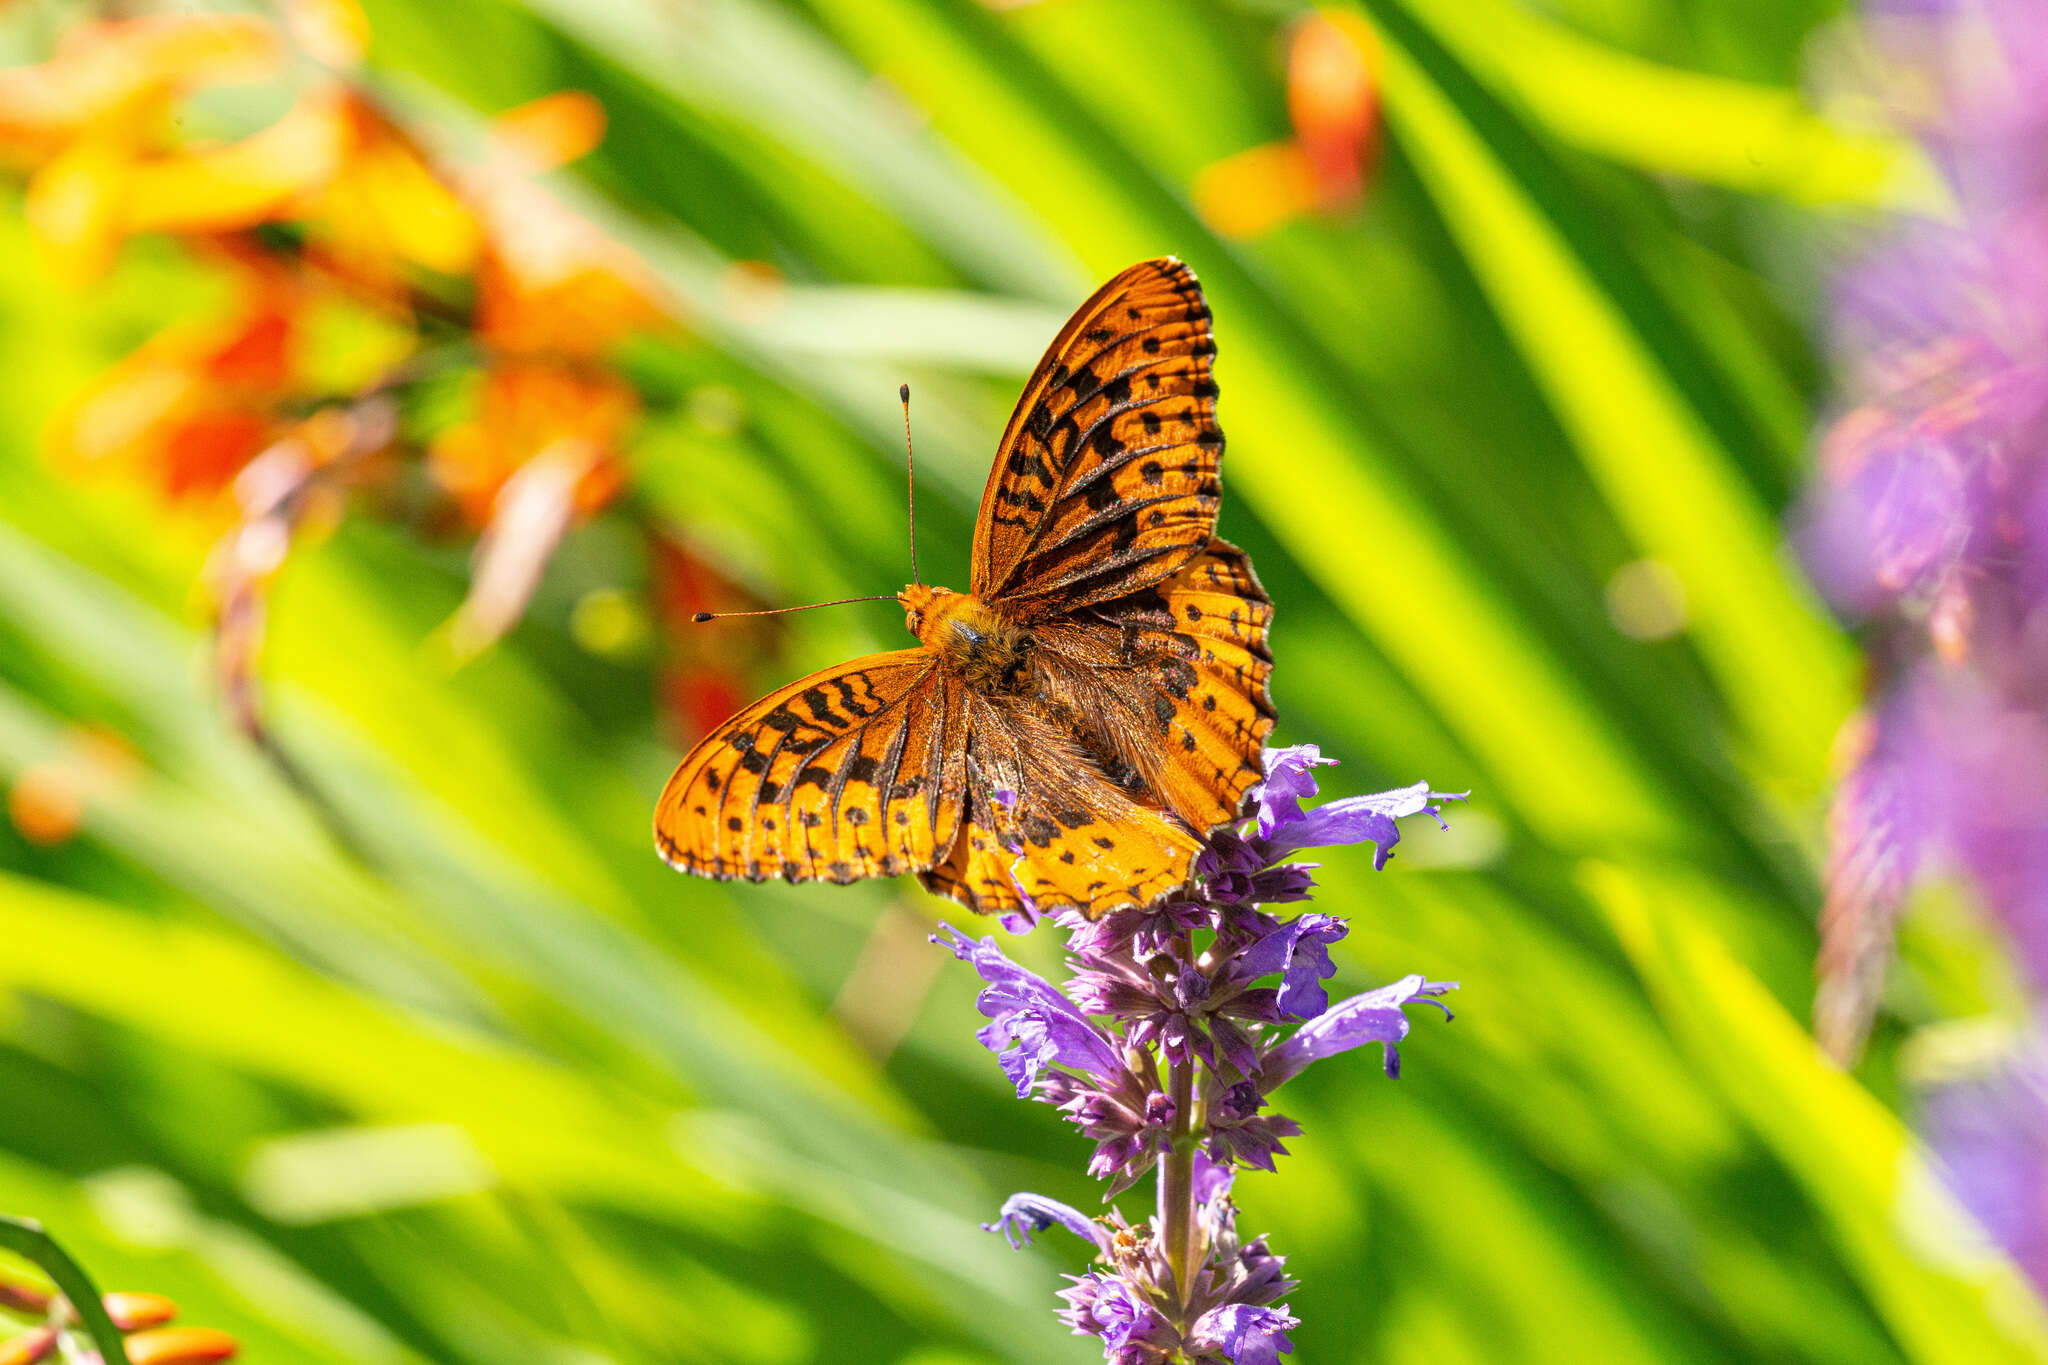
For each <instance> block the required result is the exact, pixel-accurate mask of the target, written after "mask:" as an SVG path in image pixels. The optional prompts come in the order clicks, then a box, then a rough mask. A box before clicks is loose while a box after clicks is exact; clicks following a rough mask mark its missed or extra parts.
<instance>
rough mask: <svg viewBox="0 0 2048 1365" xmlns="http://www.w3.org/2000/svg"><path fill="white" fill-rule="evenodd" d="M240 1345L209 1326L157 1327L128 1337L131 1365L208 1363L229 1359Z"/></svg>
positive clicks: (200, 1364)
mask: <svg viewBox="0 0 2048 1365" xmlns="http://www.w3.org/2000/svg"><path fill="white" fill-rule="evenodd" d="M240 1349H241V1344H240V1343H239V1342H237V1341H236V1340H235V1339H234V1338H233V1337H231V1336H229V1335H228V1334H227V1333H226V1332H216V1331H215V1330H214V1329H213V1328H211V1327H159V1328H157V1329H155V1330H154V1331H149V1332H137V1333H136V1334H135V1335H134V1336H132V1337H130V1338H128V1359H129V1362H130V1365H210V1362H212V1361H216V1360H231V1359H233V1358H234V1355H235V1352H237V1351H239V1350H240Z"/></svg>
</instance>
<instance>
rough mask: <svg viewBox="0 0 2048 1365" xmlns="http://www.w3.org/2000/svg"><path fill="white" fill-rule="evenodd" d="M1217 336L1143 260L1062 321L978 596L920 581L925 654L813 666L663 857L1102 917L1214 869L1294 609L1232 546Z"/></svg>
mask: <svg viewBox="0 0 2048 1365" xmlns="http://www.w3.org/2000/svg"><path fill="white" fill-rule="evenodd" d="M1215 353H1216V343H1215V340H1214V337H1213V334H1212V333H1211V330H1210V326H1209V309H1208V305H1207V304H1206V303H1204V302H1203V300H1202V289H1201V286H1200V285H1199V284H1198V283H1197V282H1196V280H1195V275H1194V272H1193V271H1191V270H1189V269H1188V268H1187V267H1186V266H1185V265H1182V264H1181V263H1180V262H1179V261H1176V260H1173V259H1171V258H1167V259H1162V260H1155V261H1144V262H1141V263H1140V264H1138V265H1134V266H1132V267H1130V268H1129V269H1128V270H1125V271H1124V272H1123V273H1122V274H1120V275H1118V276H1117V277H1116V278H1115V279H1113V280H1111V281H1110V282H1109V283H1108V284H1105V285H1104V286H1102V288H1100V289H1098V290H1097V291H1096V292H1095V296H1094V297H1093V298H1091V299H1089V300H1088V302H1087V303H1085V304H1083V305H1082V306H1081V309H1080V311H1079V312H1077V313H1075V314H1074V316H1073V317H1072V318H1071V319H1070V320H1069V321H1068V322H1067V325H1066V326H1065V327H1064V328H1062V329H1061V330H1060V334H1059V336H1058V337H1057V338H1056V339H1055V340H1054V341H1053V343H1052V346H1051V347H1050V348H1049V349H1048V350H1047V351H1046V353H1045V358H1044V359H1042V360H1041V361H1039V363H1038V369H1037V371H1036V372H1035V373H1033V375H1032V376H1031V382H1030V383H1029V384H1027V385H1025V387H1024V393H1023V396H1022V397H1021V398H1019V399H1018V400H1017V409H1016V411H1015V412H1013V413H1012V414H1011V415H1010V425H1009V427H1008V428H1007V429H1006V430H1005V431H1004V432H1003V440H1002V444H1001V445H1000V446H999V447H998V448H997V450H996V460H995V467H994V468H993V469H992V470H990V471H989V477H988V486H987V488H986V489H984V490H983V492H982V497H981V515H980V517H979V519H978V520H977V522H976V525H975V530H974V556H973V570H972V572H973V577H972V580H971V587H970V590H969V591H968V592H966V593H956V592H953V591H951V590H950V589H947V588H932V587H926V586H924V585H922V584H916V583H914V584H912V585H911V586H909V587H907V588H905V589H904V590H903V591H902V592H901V593H899V594H897V600H898V601H900V602H901V603H902V604H903V609H904V611H905V613H906V622H907V624H908V625H909V628H910V631H911V633H912V634H914V635H916V636H917V638H918V640H919V646H918V647H917V648H915V649H903V650H896V651H894V652H892V653H887V654H871V655H869V656H867V657H866V658H862V659H855V660H854V661H853V662H851V663H847V664H841V665H840V666H839V667H837V668H828V669H826V670H825V671H824V672H822V673H814V674H812V675H811V676H810V677H808V678H804V679H802V680H800V681H798V682H793V683H791V684H790V685H789V686H787V687H785V688H783V689H781V690H780V691H778V692H774V693H772V694H770V695H769V696H767V697H764V698H763V699H761V700H760V701H758V702H756V703H754V704H753V705H752V706H749V707H747V708H746V709H745V710H743V711H741V712H740V713H739V714H738V715H736V716H734V717H733V718H732V719H731V720H729V721H727V722H726V723H725V724H724V725H722V726H720V727H719V728H718V729H717V730H716V731H714V732H713V733H712V734H710V735H708V736H707V737H706V738H705V739H704V740H703V742H702V743H700V744H698V745H697V747H696V748H695V749H694V750H692V751H691V752H690V755H689V757H687V758H685V759H684V760H683V763H682V766H681V767H679V768H677V769H676V772H675V776H673V777H671V778H670V779H669V782H668V786H667V788H666V789H665V790H664V791H663V792H662V794H661V801H660V803H659V805H658V806H657V807H656V808H655V813H654V838H655V843H656V845H657V846H658V847H659V848H660V850H661V855H662V857H663V858H665V859H667V860H668V862H670V863H671V864H673V865H674V866H676V867H679V868H681V869H683V870H684V871H687V872H695V873H698V874H700V875H703V876H708V877H716V878H719V879H721V880H723V879H729V878H733V877H745V878H747V879H748V880H750V881H765V880H767V879H768V878H770V877H782V878H786V879H787V880H790V881H812V880H817V879H820V878H823V879H825V880H829V881H835V882H849V881H853V880H855V879H857V878H861V877H876V876H883V877H886V876H893V875H895V874H897V873H902V872H915V873H917V874H918V877H919V880H921V881H922V882H923V883H924V885H925V886H926V887H927V888H928V889H930V890H932V891H935V892H938V893H940V894H942V895H947V896H951V897H952V898H953V899H955V900H957V901H959V902H961V903H962V904H964V905H966V906H968V907H969V908H970V909H973V910H977V911H980V912H983V913H1003V912H1009V911H1014V910H1018V909H1020V908H1023V907H1024V906H1025V905H1026V903H1027V898H1028V903H1029V904H1030V905H1033V906H1035V907H1036V908H1037V909H1039V910H1052V909H1056V908H1060V907H1072V908H1077V909H1079V910H1080V911H1082V912H1083V913H1084V914H1086V915H1088V916H1089V917H1090V918H1095V917H1099V916H1101V915H1103V914H1105V913H1107V912H1109V911H1111V910H1114V909H1117V908H1119V907H1122V906H1130V905H1149V904H1151V903H1152V902H1153V901H1155V900H1157V899H1159V898H1160V897H1161V896H1164V895H1166V894H1168V893H1170V892H1173V891H1175V890H1178V889H1179V888H1181V887H1182V886H1184V885H1185V884H1186V883H1187V880H1188V877H1189V875H1190V871H1191V868H1192V864H1193V861H1194V857H1195V854H1196V853H1197V852H1198V851H1199V848H1200V842H1199V836H1201V835H1205V834H1208V833H1210V832H1211V831H1213V830H1215V829H1216V828H1218V827H1219V826H1221V825H1223V824H1226V823H1228V822H1229V821H1232V820H1235V819H1236V818H1238V816H1239V814H1240V812H1241V810H1242V808H1243V804H1244V800H1245V796H1246V793H1247V792H1248V791H1249V790H1250V788H1251V787H1252V786H1253V785H1254V784H1255V783H1257V782H1258V781H1259V779H1260V777H1261V776H1262V770H1261V754H1262V752H1263V746H1264V741H1265V738H1266V735H1267V732H1268V731H1270V730H1271V729H1272V728H1273V707H1272V703H1271V702H1270V701H1269V700H1268V698H1267V695H1266V681H1267V678H1268V676H1269V675H1270V674H1271V673H1272V671H1273V664H1272V655H1271V654H1270V653H1268V651H1267V648H1266V630H1267V626H1268V624H1269V623H1270V622H1271V620H1272V614H1273V608H1272V604H1271V603H1270V602H1269V601H1268V599H1267V597H1266V594H1265V591H1264V589H1262V588H1261V587H1260V586H1259V581H1258V579H1257V578H1256V577H1255V576H1254V575H1253V573H1252V567H1251V562H1250V561H1249V560H1248V559H1247V558H1246V557H1245V554H1244V552H1243V551H1242V550H1239V549H1237V548H1236V547H1235V546H1233V545H1229V544H1227V543H1225V542H1224V541H1222V540H1219V539H1217V538H1216V536H1215V527H1216V508H1217V503H1218V500H1219V498H1220V495H1221V491H1222V489H1221V484H1220V483H1219V481H1218V478H1217V470H1218V466H1219V464H1220V462H1221V460H1222V455H1223V432H1222V431H1221V429H1220V428H1218V427H1217V425H1216V417H1215V406H1216V381H1215V380H1214V379H1213V378H1211V377H1210V363H1211V359H1212V357H1214V355H1215Z"/></svg>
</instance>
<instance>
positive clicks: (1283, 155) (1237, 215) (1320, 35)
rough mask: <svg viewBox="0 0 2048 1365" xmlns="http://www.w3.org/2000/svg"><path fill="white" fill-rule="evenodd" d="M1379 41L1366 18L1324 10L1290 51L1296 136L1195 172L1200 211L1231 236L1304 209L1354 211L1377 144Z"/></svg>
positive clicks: (1290, 106)
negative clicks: (1367, 23)
mask: <svg viewBox="0 0 2048 1365" xmlns="http://www.w3.org/2000/svg"><path fill="white" fill-rule="evenodd" d="M1378 63H1379V46H1378V40H1377V39H1376V38H1375V37H1374V36H1373V32H1372V30H1371V28H1369V27H1368V26H1367V25H1366V23H1365V21H1364V20H1362V19H1360V18H1358V16H1356V15H1353V14H1345V13H1342V12H1339V11H1330V10H1324V11H1318V12H1316V13H1313V14H1311V15H1309V16H1308V18H1306V19H1304V20H1303V21H1302V22H1301V23H1300V24H1298V25H1297V26H1296V27H1295V30H1294V34H1293V37H1292V38H1291V40H1290V41H1289V44H1288V51H1287V113H1288V118H1289V121H1290V122H1292V123H1293V125H1294V136H1293V137H1291V138H1288V139H1285V140H1284V141H1279V142H1269V143H1265V144H1263V145H1261V146H1257V147H1249V148H1246V149H1245V150H1244V151H1242V152H1237V153H1235V154H1233V155H1231V156H1227V157H1224V158H1223V159H1222V160H1220V161H1217V162H1214V163H1212V164H1211V165H1209V166H1207V167H1204V168H1203V170H1202V171H1201V173H1200V174H1198V175H1197V176H1196V177H1195V183H1194V187H1193V198H1194V202H1195V211H1196V212H1197V213H1199V214H1200V215H1201V216H1202V220H1203V221H1204V222H1206V223H1208V224H1209V226H1210V227H1212V228H1214V229H1215V230H1216V231H1217V232H1218V233H1220V234H1222V235H1223V236H1225V237H1235V238H1246V237H1257V236H1260V235H1262V234H1264V233H1267V232H1270V231H1272V230H1273V229H1274V228H1277V227H1279V226H1281V225H1282V224H1283V223H1287V222H1290V221H1292V220H1293V219H1295V218H1298V217H1300V216H1302V215H1303V214H1306V213H1310V212H1321V213H1327V214H1340V213H1347V212H1349V211H1350V210H1352V209H1353V208H1355V207H1357V205H1358V201H1359V198H1360V196H1361V195H1362V194H1363V193H1364V186H1365V175H1366V172H1367V171H1368V170H1369V169H1370V168H1371V166H1372V163H1373V159H1374V157H1375V156H1376V155H1377V152H1378V139H1379V82H1378V78H1377V75H1376V72H1377V69H1378Z"/></svg>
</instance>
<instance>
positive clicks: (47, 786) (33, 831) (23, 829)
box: [7, 762, 85, 846]
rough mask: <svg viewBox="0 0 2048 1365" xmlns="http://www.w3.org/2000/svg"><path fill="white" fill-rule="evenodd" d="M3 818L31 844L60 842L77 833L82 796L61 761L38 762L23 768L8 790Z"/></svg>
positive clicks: (82, 817) (83, 812) (81, 817)
mask: <svg viewBox="0 0 2048 1365" xmlns="http://www.w3.org/2000/svg"><path fill="white" fill-rule="evenodd" d="M7 818H8V820H9V821H10V822H11V823H12V824H13V825H14V831H15V833H17V834H19V835H20V836H21V837H22V838H24V839H26V840H27V841H28V842H30V843H32V844H42V845H45V846H48V845H52V844H61V843H63V842H64V841H65V840H67V839H69V838H71V836H73V835H74V834H76V833H78V829H79V825H80V824H81V823H82V822H83V820H84V818H85V798H84V796H83V794H82V793H80V791H79V790H78V783H77V781H76V780H75V778H74V776H73V774H72V773H71V771H70V770H69V769H68V768H67V767H66V766H65V765H64V764H62V763H60V762H49V763H38V764H35V765H34V766H32V767H29V768H26V769H24V770H23V771H22V774H21V776H20V777H18V778H16V779H15V782H14V785H13V786H12V787H10V788H9V789H8V792H7Z"/></svg>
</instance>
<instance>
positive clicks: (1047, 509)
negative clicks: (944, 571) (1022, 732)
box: [973, 259, 1223, 620]
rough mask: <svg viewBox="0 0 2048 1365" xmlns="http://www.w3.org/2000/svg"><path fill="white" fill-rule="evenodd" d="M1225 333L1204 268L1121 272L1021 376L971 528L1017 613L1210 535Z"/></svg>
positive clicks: (1180, 551) (1175, 264) (1085, 593)
mask: <svg viewBox="0 0 2048 1365" xmlns="http://www.w3.org/2000/svg"><path fill="white" fill-rule="evenodd" d="M1215 353H1216V343H1215V339H1214V337H1213V335H1212V334H1211V331H1210V321H1209V308H1208V305H1207V304H1206V303H1205V302H1204V301H1203V299H1202V290H1201V286H1200V285H1199V284H1198V283H1197V282H1196V280H1195V275H1194V272H1193V271H1191V270H1189V269H1188V268H1187V267H1186V266H1185V265H1183V264H1181V263H1180V262H1179V261H1175V260H1170V259H1167V260H1156V261H1144V262H1140V263H1139V264H1137V265H1134V266H1132V267H1131V268H1130V269H1128V270H1125V271H1124V272H1123V273H1122V274H1120V275H1118V276H1117V277H1116V278H1115V279H1113V280H1111V281H1110V282H1109V283H1108V284H1106V285H1104V286H1103V287H1102V288H1101V289H1099V290H1097V291H1096V293H1095V296H1094V297H1093V298H1091V299H1089V300H1088V302H1087V303H1085V304H1083V305H1082V306H1081V308H1080V310H1079V311H1078V312H1076V313H1075V314H1074V316H1073V318H1072V319H1071V320H1070V321H1069V322H1068V323H1067V325H1066V327H1065V328H1064V329H1062V330H1061V332H1060V334H1059V336H1058V338H1056V339H1055V340H1054V342H1053V344H1052V346H1051V347H1050V348H1048V350H1047V351H1046V353H1045V357H1044V359H1042V360H1040V361H1039V364H1038V369H1037V371H1036V372H1035V373H1034V374H1033V375H1032V378H1031V382H1030V383H1029V384H1027V385H1026V386H1025V389H1024V393H1023V396H1022V397H1021V398H1019V399H1018V401H1017V408H1016V410H1015V412H1013V413H1012V414H1011V416H1010V424H1009V426H1008V428H1007V429H1006V430H1005V431H1004V433H1003V439H1002V443H1001V445H1000V446H999V447H998V448H997V451H996V461H995V467H994V468H993V469H992V470H991V471H990V472H989V481H988V485H987V487H986V488H985V489H984V491H983V493H982V504H981V517H980V520H979V522H978V523H977V525H976V528H975V536H974V559H973V575H974V577H973V591H974V593H975V595H976V596H977V597H980V598H982V599H983V600H985V601H990V602H1000V603H1002V604H1004V606H1005V608H1006V609H1007V610H1009V611H1011V612H1012V613H1013V614H1014V615H1016V616H1017V617H1018V618H1020V619H1025V620H1033V619H1039V618H1043V617H1047V616H1053V615H1058V614H1062V613H1066V612H1072V611H1074V610H1076V609H1078V608H1081V607H1084V606H1087V605H1089V604H1090V603H1094V602H1099V601H1105V600H1108V599H1110V598H1115V597H1121V596H1124V595H1125V594H1128V593H1131V592H1135V591H1138V590H1140V589H1143V588H1146V587H1150V586H1151V585H1153V584H1155V583H1158V582H1159V581H1161V580H1162V579H1165V578H1167V577H1169V576H1170V575H1172V574H1173V573H1174V572H1175V571H1176V570H1178V569H1179V568H1180V567H1181V566H1182V565H1183V564H1185V563H1186V562H1187V561H1188V560H1189V559H1190V558H1192V557H1193V556H1194V555H1195V554H1197V553H1199V552H1200V551H1201V549H1202V547H1203V546H1205V545H1206V544H1208V542H1209V537H1210V534H1211V533H1212V532H1213V531H1214V529H1215V526H1216V508H1217V504H1218V500H1219V498H1220V496H1221V485H1220V483H1219V481H1218V477H1217V470H1218V466H1219V464H1220V462H1221V460H1222V456H1223V433H1222V430H1221V429H1220V428H1219V427H1218V426H1217V424H1216V415H1215V410H1216V382H1215V379H1214V377H1213V376H1212V374H1211V372H1210V365H1211V358H1212V357H1213V356H1214V355H1215Z"/></svg>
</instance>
